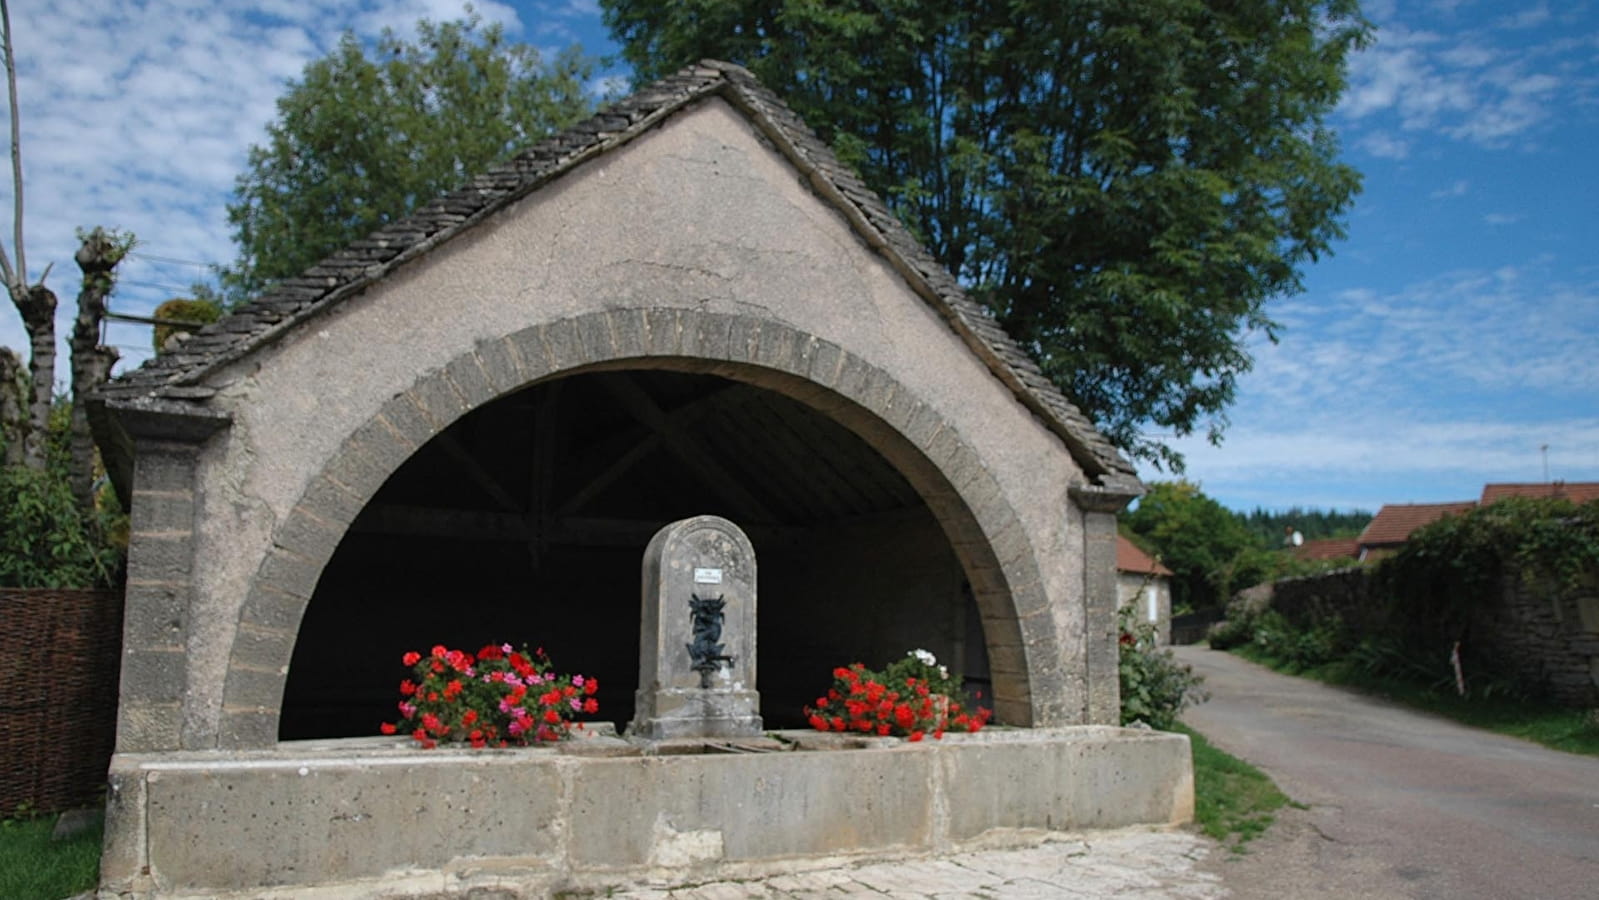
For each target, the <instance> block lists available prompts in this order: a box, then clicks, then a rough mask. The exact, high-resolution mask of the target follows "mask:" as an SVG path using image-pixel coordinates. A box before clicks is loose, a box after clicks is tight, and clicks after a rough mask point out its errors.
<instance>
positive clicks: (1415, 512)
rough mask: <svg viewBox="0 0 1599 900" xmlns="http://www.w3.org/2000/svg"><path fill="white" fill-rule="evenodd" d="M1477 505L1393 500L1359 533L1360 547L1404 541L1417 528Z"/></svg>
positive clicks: (1395, 543)
mask: <svg viewBox="0 0 1599 900" xmlns="http://www.w3.org/2000/svg"><path fill="white" fill-rule="evenodd" d="M1476 508H1477V502H1476V501H1475V500H1466V501H1464V502H1461V503H1390V504H1388V505H1386V506H1384V507H1383V508H1382V509H1379V510H1377V515H1376V517H1374V518H1373V519H1372V520H1371V522H1370V523H1368V524H1367V525H1366V530H1365V531H1362V532H1361V533H1360V538H1359V541H1360V546H1362V547H1385V546H1392V545H1397V544H1403V543H1404V542H1405V541H1406V540H1408V539H1409V538H1410V533H1411V532H1413V531H1415V530H1416V529H1418V528H1420V527H1422V526H1424V525H1431V524H1432V523H1434V522H1436V521H1438V520H1439V519H1442V518H1443V517H1444V516H1456V515H1462V514H1464V513H1468V512H1471V511H1472V510H1473V509H1476Z"/></svg>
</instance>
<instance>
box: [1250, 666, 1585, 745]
mask: <svg viewBox="0 0 1599 900" xmlns="http://www.w3.org/2000/svg"><path fill="white" fill-rule="evenodd" d="M1232 652H1233V653H1236V654H1237V655H1239V656H1242V657H1243V658H1244V659H1247V660H1249V661H1251V662H1256V663H1260V664H1261V665H1263V666H1266V667H1268V668H1271V669H1273V670H1275V671H1278V672H1282V673H1283V674H1285V675H1297V676H1299V677H1301V678H1310V679H1314V680H1316V681H1320V682H1323V683H1326V684H1333V685H1338V686H1339V687H1347V688H1352V689H1354V690H1357V691H1360V692H1362V693H1365V694H1370V695H1371V696H1374V697H1380V698H1382V699H1384V700H1391V701H1393V702H1394V703H1399V704H1402V705H1404V706H1408V707H1410V708H1412V709H1417V710H1421V711H1423V712H1430V713H1433V714H1435V715H1440V716H1443V717H1445V718H1448V719H1453V720H1455V721H1457V722H1460V723H1461V724H1463V725H1470V726H1472V727H1473V728H1481V729H1484V730H1486V731H1492V732H1495V733H1497V734H1503V735H1508V736H1510V737H1516V738H1521V739H1523V740H1528V741H1532V742H1534V743H1537V744H1542V745H1543V746H1545V747H1549V748H1551V749H1553V750H1562V751H1565V752H1566V753H1577V754H1581V755H1584V756H1599V710H1580V709H1571V708H1569V707H1562V706H1552V705H1549V704H1543V703H1538V702H1536V701H1531V700H1527V699H1525V698H1520V697H1515V696H1511V695H1509V694H1505V693H1501V694H1496V695H1490V696H1471V695H1469V694H1468V695H1467V696H1465V697H1461V696H1460V695H1459V694H1457V693H1455V689H1454V686H1453V685H1452V684H1449V685H1443V686H1439V685H1428V684H1419V683H1414V682H1404V681H1395V680H1392V679H1383V678H1376V677H1373V676H1371V675H1369V674H1367V673H1365V672H1364V671H1362V670H1361V669H1360V668H1359V667H1357V666H1356V665H1354V664H1353V663H1351V662H1349V661H1347V660H1339V661H1336V662H1330V663H1325V664H1323V665H1319V666H1301V665H1298V664H1295V663H1292V662H1289V661H1285V660H1282V659H1279V658H1277V657H1274V656H1272V655H1271V654H1268V653H1265V652H1263V651H1262V650H1261V649H1260V648H1259V647H1255V646H1253V645H1250V644H1242V645H1239V646H1237V647H1234V648H1232ZM1468 683H1469V682H1468Z"/></svg>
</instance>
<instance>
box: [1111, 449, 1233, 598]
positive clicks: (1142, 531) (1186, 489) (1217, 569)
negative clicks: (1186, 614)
mask: <svg viewBox="0 0 1599 900" xmlns="http://www.w3.org/2000/svg"><path fill="white" fill-rule="evenodd" d="M1122 522H1123V523H1125V524H1126V526H1127V528H1128V530H1129V531H1131V532H1133V533H1134V534H1137V535H1139V536H1141V537H1143V538H1144V539H1145V540H1146V541H1148V543H1149V544H1150V545H1151V546H1153V547H1154V548H1155V549H1156V551H1157V552H1158V553H1159V559H1160V561H1161V563H1162V564H1164V565H1165V566H1166V567H1167V568H1168V569H1171V570H1172V573H1173V578H1172V605H1173V606H1183V605H1186V606H1189V607H1192V608H1193V609H1214V608H1216V607H1219V606H1221V605H1223V604H1225V603H1226V602H1227V598H1228V597H1230V596H1231V595H1232V591H1233V590H1234V589H1235V588H1237V587H1244V586H1247V584H1254V583H1256V582H1255V581H1251V580H1250V579H1251V578H1252V577H1254V575H1255V574H1256V569H1257V568H1258V566H1259V563H1258V560H1254V559H1249V560H1246V559H1243V558H1242V557H1243V554H1244V553H1245V551H1248V550H1252V549H1255V543H1254V539H1253V538H1252V537H1251V536H1250V534H1249V530H1248V529H1247V528H1245V527H1244V524H1243V521H1242V520H1241V519H1240V518H1239V517H1238V515H1237V514H1236V513H1234V512H1232V511H1231V510H1228V509H1226V508H1225V507H1223V506H1222V505H1221V504H1220V503H1217V502H1216V501H1215V500H1212V499H1211V498H1210V497H1207V496H1206V495H1205V494H1204V493H1203V492H1201V491H1200V490H1199V488H1198V487H1197V486H1195V485H1193V484H1190V483H1189V482H1186V481H1164V482H1157V483H1155V484H1152V485H1150V486H1149V492H1148V493H1147V494H1145V495H1144V496H1143V497H1141V498H1139V501H1138V508H1137V509H1135V510H1133V511H1132V512H1131V513H1128V514H1127V515H1125V516H1123V517H1122ZM1246 582H1247V584H1246Z"/></svg>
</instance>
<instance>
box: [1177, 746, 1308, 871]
mask: <svg viewBox="0 0 1599 900" xmlns="http://www.w3.org/2000/svg"><path fill="white" fill-rule="evenodd" d="M1174 730H1175V731H1178V732H1181V733H1182V734H1186V735H1188V741H1189V745H1190V746H1191V747H1192V748H1193V754H1194V824H1195V825H1198V826H1199V830H1200V831H1203V832H1204V833H1205V835H1206V836H1207V837H1209V838H1211V839H1212V840H1216V841H1220V842H1222V843H1223V844H1225V845H1227V847H1228V848H1229V849H1231V850H1232V851H1233V852H1234V853H1238V852H1240V851H1242V849H1243V847H1244V845H1245V844H1247V843H1249V842H1250V841H1252V840H1254V839H1255V838H1257V837H1259V836H1260V835H1261V834H1262V833H1264V832H1265V831H1266V829H1267V828H1269V827H1271V823H1272V822H1273V821H1275V819H1276V816H1275V815H1273V814H1274V813H1275V812H1276V811H1277V810H1279V809H1281V808H1283V807H1284V806H1287V805H1289V800H1288V797H1287V796H1286V795H1284V794H1283V792H1282V791H1280V790H1278V789H1277V785H1275V784H1273V783H1272V780H1271V779H1270V778H1268V777H1267V776H1266V775H1265V773H1263V772H1261V771H1260V770H1259V769H1257V768H1255V767H1254V766H1252V765H1250V764H1249V763H1246V762H1244V761H1243V760H1241V759H1239V758H1238V757H1236V756H1232V755H1231V754H1228V753H1226V752H1224V751H1222V750H1218V749H1217V748H1216V747H1215V746H1214V745H1212V744H1211V743H1210V741H1208V740H1206V739H1205V736H1204V735H1202V734H1200V733H1199V732H1197V731H1194V730H1193V729H1191V728H1188V727H1186V726H1183V725H1178V726H1177V727H1176V728H1175V729H1174Z"/></svg>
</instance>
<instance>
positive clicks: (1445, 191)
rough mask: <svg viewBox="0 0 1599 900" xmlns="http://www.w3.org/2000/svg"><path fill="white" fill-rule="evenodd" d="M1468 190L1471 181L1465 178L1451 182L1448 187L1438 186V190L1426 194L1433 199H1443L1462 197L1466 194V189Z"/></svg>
mask: <svg viewBox="0 0 1599 900" xmlns="http://www.w3.org/2000/svg"><path fill="white" fill-rule="evenodd" d="M1470 190H1471V183H1470V182H1468V181H1466V180H1465V179H1461V180H1459V181H1456V182H1455V183H1454V184H1451V185H1450V186H1448V187H1445V188H1439V189H1438V190H1436V191H1433V192H1432V193H1431V194H1428V195H1427V196H1428V197H1430V198H1431V199H1433V200H1445V199H1448V198H1450V197H1464V196H1466V193H1467V192H1468V191H1470Z"/></svg>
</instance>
